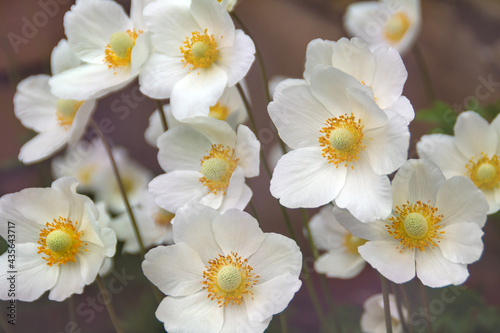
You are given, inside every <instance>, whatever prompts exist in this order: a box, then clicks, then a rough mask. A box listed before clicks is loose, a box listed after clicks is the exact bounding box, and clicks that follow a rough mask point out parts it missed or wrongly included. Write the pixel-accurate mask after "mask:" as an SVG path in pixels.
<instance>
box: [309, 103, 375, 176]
mask: <svg viewBox="0 0 500 333" xmlns="http://www.w3.org/2000/svg"><path fill="white" fill-rule="evenodd" d="M319 132H320V133H324V135H323V136H320V137H319V138H318V141H319V145H320V146H321V147H324V148H323V152H322V153H321V155H322V156H323V157H325V158H327V159H328V163H333V164H335V165H336V167H337V168H338V167H339V164H341V163H344V166H345V167H347V165H348V164H349V163H350V162H354V161H357V160H358V159H359V153H360V152H362V151H363V150H364V149H365V148H366V146H364V145H363V125H361V119H358V120H357V121H356V118H355V117H354V116H353V114H352V113H351V115H350V116H347V114H345V115H343V116H339V117H335V118H328V119H327V120H326V126H325V127H323V128H322V129H321V130H320V131H319ZM351 168H354V166H353V165H351Z"/></svg>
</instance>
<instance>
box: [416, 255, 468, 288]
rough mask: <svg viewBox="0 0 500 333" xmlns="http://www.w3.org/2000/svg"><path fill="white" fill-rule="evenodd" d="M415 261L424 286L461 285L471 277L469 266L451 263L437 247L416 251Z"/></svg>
mask: <svg viewBox="0 0 500 333" xmlns="http://www.w3.org/2000/svg"><path fill="white" fill-rule="evenodd" d="M415 260H416V264H417V277H418V278H419V279H420V281H422V283H423V284H425V285H426V286H429V287H432V288H441V287H444V286H447V285H450V284H453V285H460V284H462V283H464V282H465V280H467V278H468V277H469V271H467V265H464V264H456V263H453V262H451V261H449V260H448V259H446V258H445V257H444V256H443V254H442V252H441V250H440V249H439V248H437V247H434V248H427V249H425V251H416V253H415Z"/></svg>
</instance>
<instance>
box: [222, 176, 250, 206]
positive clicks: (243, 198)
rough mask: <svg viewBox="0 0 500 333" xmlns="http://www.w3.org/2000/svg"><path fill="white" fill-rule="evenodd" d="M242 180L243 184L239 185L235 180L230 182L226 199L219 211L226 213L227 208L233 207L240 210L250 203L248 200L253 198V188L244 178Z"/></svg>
mask: <svg viewBox="0 0 500 333" xmlns="http://www.w3.org/2000/svg"><path fill="white" fill-rule="evenodd" d="M236 170H238V169H236ZM236 170H235V172H236ZM233 177H234V174H233ZM242 182H243V185H239V184H237V182H235V181H231V182H229V186H228V188H227V192H226V195H225V196H224V200H223V201H222V203H221V205H220V207H219V209H218V210H219V212H221V213H224V212H225V211H226V210H228V209H231V208H235V209H239V210H243V209H245V207H246V206H247V205H248V202H250V199H251V198H252V190H251V189H250V187H248V186H247V185H246V184H245V183H244V180H242Z"/></svg>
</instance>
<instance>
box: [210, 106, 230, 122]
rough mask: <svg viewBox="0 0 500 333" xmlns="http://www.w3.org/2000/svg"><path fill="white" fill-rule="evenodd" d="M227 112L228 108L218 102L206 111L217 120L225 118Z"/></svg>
mask: <svg viewBox="0 0 500 333" xmlns="http://www.w3.org/2000/svg"><path fill="white" fill-rule="evenodd" d="M228 114H229V110H228V109H227V108H226V107H225V106H223V105H222V104H220V103H219V102H217V104H215V105H214V106H211V107H210V112H209V113H208V115H209V116H210V117H212V118H215V119H219V120H226V118H227V115H228Z"/></svg>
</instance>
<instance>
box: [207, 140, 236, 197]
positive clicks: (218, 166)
mask: <svg viewBox="0 0 500 333" xmlns="http://www.w3.org/2000/svg"><path fill="white" fill-rule="evenodd" d="M233 155H234V149H231V148H229V147H224V146H223V145H221V144H218V145H212V148H211V149H210V151H209V152H208V154H207V155H205V156H204V157H203V158H202V160H201V173H202V174H203V177H201V178H200V182H201V183H202V184H203V185H205V186H206V187H208V192H209V193H214V194H217V193H219V192H223V193H224V194H226V190H227V187H228V186H229V181H230V180H231V176H232V175H233V171H234V169H236V167H237V166H238V159H237V158H236V159H235V158H233Z"/></svg>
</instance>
